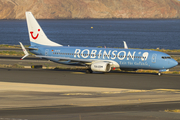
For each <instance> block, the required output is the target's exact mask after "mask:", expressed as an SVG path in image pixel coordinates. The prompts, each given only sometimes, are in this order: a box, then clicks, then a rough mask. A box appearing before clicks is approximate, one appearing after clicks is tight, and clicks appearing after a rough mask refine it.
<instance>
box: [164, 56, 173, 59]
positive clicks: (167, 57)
mask: <svg viewBox="0 0 180 120" xmlns="http://www.w3.org/2000/svg"><path fill="white" fill-rule="evenodd" d="M162 59H171V57H169V56H162Z"/></svg>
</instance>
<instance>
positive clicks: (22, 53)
mask: <svg viewBox="0 0 180 120" xmlns="http://www.w3.org/2000/svg"><path fill="white" fill-rule="evenodd" d="M29 54H30V55H34V54H33V53H30V52H29ZM0 55H12V56H24V52H23V51H0Z"/></svg>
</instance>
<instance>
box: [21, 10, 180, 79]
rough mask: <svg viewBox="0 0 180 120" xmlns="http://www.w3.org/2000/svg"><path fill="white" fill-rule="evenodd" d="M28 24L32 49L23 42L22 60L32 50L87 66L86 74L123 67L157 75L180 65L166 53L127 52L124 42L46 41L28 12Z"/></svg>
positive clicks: (59, 60)
mask: <svg viewBox="0 0 180 120" xmlns="http://www.w3.org/2000/svg"><path fill="white" fill-rule="evenodd" d="M26 21H27V27H28V33H29V39H30V44H31V46H29V47H28V48H25V47H24V46H23V44H22V43H21V42H20V45H21V47H22V49H23V51H24V54H25V56H23V57H22V58H21V60H22V59H24V58H25V57H27V56H28V55H29V53H28V52H27V50H26V49H29V51H30V52H31V53H34V54H35V56H36V57H39V58H46V59H48V60H50V61H53V62H56V63H60V64H68V65H85V66H87V67H88V69H87V70H86V72H87V73H93V72H110V71H111V70H115V69H117V68H120V69H121V70H128V71H130V70H133V71H136V70H138V69H148V70H159V72H158V75H162V72H165V71H168V70H169V69H170V68H172V67H175V66H176V65H178V62H177V61H175V60H174V59H172V58H171V56H169V55H168V54H166V53H163V52H158V51H152V50H142V49H128V46H127V44H126V42H125V41H123V42H124V49H117V48H96V47H76V46H75V47H71V46H63V45H61V44H58V43H55V42H53V41H51V40H49V39H48V38H47V36H46V35H45V33H44V32H43V29H42V28H41V27H40V25H39V24H38V22H37V21H36V19H35V17H34V16H33V14H32V13H31V12H26Z"/></svg>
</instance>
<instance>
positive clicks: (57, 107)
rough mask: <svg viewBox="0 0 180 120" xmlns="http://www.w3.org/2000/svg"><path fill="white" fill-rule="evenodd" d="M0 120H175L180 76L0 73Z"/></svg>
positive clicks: (10, 71)
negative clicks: (172, 110)
mask: <svg viewBox="0 0 180 120" xmlns="http://www.w3.org/2000/svg"><path fill="white" fill-rule="evenodd" d="M0 73H1V76H0V98H1V99H0V103H1V104H0V119H2V120H7V119H8V120H16V119H21V120H39V119H43V120H50V119H53V120H59V119H63V120H75V119H77V120H83V119H86V120H92V119H98V120H101V119H103V120H109V119H111V120H119V119H120V118H121V119H133V120H140V119H147V120H156V119H157V120H169V119H171V120H178V119H179V118H180V114H179V113H168V112H164V110H166V109H179V108H180V95H179V94H180V75H163V76H157V75H156V74H149V73H147V74H140V73H136V74H133V73H106V74H101V73H95V74H86V73H85V71H71V70H67V71H65V70H42V69H8V68H4V69H2V68H1V69H0Z"/></svg>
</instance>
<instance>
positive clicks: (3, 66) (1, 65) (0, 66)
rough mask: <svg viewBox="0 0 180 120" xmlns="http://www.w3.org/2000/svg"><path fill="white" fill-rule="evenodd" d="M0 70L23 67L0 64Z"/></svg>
mask: <svg viewBox="0 0 180 120" xmlns="http://www.w3.org/2000/svg"><path fill="white" fill-rule="evenodd" d="M0 68H24V66H22V65H19V64H13V65H5V64H0Z"/></svg>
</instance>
